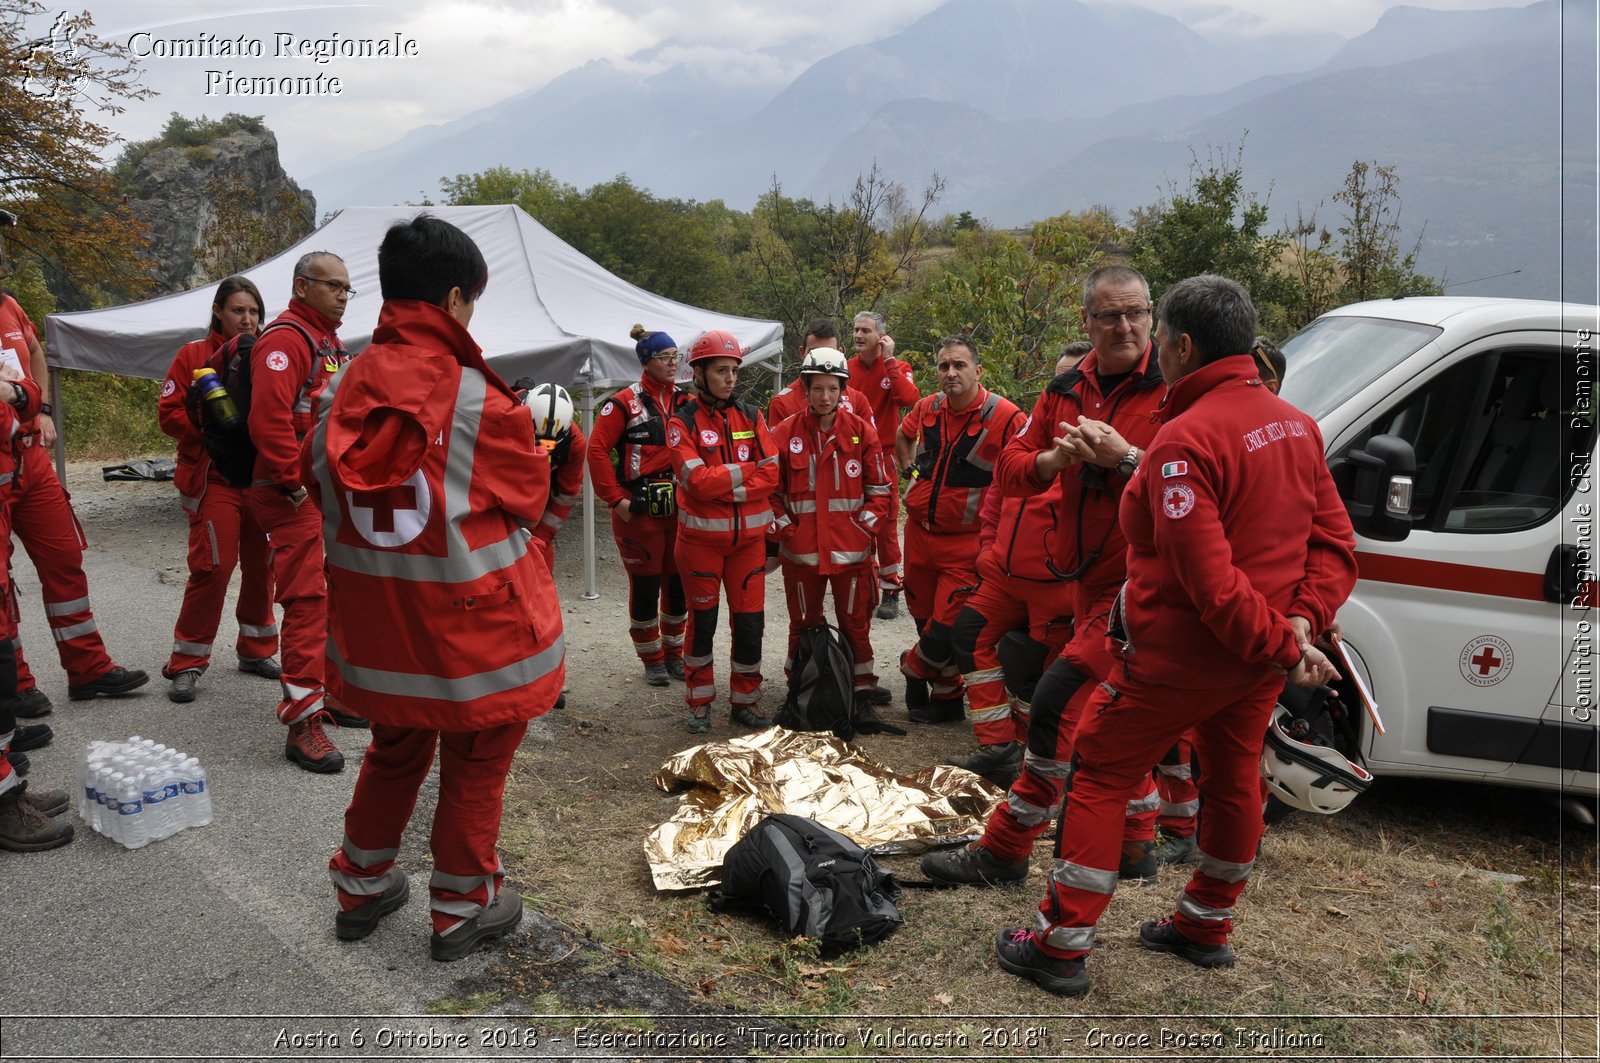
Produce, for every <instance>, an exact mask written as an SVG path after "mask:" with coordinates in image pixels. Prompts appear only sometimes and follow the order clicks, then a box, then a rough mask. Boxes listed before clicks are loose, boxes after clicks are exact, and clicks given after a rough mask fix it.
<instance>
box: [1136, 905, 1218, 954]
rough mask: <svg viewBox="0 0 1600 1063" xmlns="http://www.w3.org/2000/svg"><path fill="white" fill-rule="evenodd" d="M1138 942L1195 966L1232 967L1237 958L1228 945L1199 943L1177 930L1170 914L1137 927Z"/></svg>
mask: <svg viewBox="0 0 1600 1063" xmlns="http://www.w3.org/2000/svg"><path fill="white" fill-rule="evenodd" d="M1139 944H1140V945H1142V946H1143V947H1145V948H1147V949H1149V950H1150V951H1151V952H1170V953H1172V954H1173V955H1175V956H1181V957H1182V958H1184V959H1186V960H1188V961H1189V962H1190V963H1192V964H1194V965H1195V966H1196V967H1232V966H1233V964H1234V961H1235V960H1237V959H1238V957H1237V956H1235V955H1234V954H1233V948H1232V947H1231V946H1229V945H1226V944H1223V945H1199V944H1196V943H1195V942H1193V941H1190V940H1189V939H1188V938H1186V937H1184V936H1183V935H1182V934H1181V933H1179V932H1178V928H1177V927H1176V926H1175V925H1173V922H1172V916H1170V915H1169V916H1167V917H1166V918H1165V919H1162V920H1160V921H1158V922H1152V923H1144V924H1142V925H1141V926H1140V927H1139Z"/></svg>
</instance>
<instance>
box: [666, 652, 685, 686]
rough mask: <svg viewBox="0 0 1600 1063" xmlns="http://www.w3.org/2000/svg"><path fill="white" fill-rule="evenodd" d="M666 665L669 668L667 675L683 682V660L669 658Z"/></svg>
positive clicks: (680, 658)
mask: <svg viewBox="0 0 1600 1063" xmlns="http://www.w3.org/2000/svg"><path fill="white" fill-rule="evenodd" d="M665 663H666V666H667V674H668V675H670V676H671V677H672V678H674V679H676V680H677V681H678V682H680V683H681V682H683V676H684V671H683V658H682V657H668V658H667V660H666V662H665Z"/></svg>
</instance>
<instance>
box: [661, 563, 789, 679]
mask: <svg viewBox="0 0 1600 1063" xmlns="http://www.w3.org/2000/svg"><path fill="white" fill-rule="evenodd" d="M677 561H678V576H679V578H680V579H681V580H683V593H684V597H685V598H686V599H687V601H688V605H689V628H688V643H687V644H686V645H685V647H684V652H683V668H684V683H685V687H686V689H685V692H684V698H685V700H686V701H688V703H689V707H690V708H699V707H700V706H702V705H710V704H711V703H712V702H713V701H715V700H716V699H717V677H716V670H715V668H713V666H712V663H711V643H712V639H714V638H715V637H716V634H717V611H718V610H717V606H718V602H719V599H720V598H721V596H722V594H724V593H726V595H727V598H728V612H729V613H731V614H732V617H731V620H732V625H733V651H732V653H731V655H730V656H731V657H732V662H731V665H730V667H731V669H732V672H733V674H732V676H731V677H730V678H729V680H728V688H729V689H728V701H729V703H730V704H732V705H734V706H740V705H744V706H751V705H755V704H757V703H759V702H760V701H761V637H762V633H763V629H764V627H765V623H766V617H765V615H764V613H763V610H764V609H765V607H766V591H767V583H766V576H767V544H766V540H765V538H764V537H763V536H761V535H759V534H746V535H742V536H741V537H740V538H739V540H738V541H737V542H735V543H733V544H732V545H728V544H725V543H705V542H699V541H697V540H693V539H686V538H684V537H683V536H682V535H680V536H678V542H677Z"/></svg>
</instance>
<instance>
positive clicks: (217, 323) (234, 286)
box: [211, 274, 267, 332]
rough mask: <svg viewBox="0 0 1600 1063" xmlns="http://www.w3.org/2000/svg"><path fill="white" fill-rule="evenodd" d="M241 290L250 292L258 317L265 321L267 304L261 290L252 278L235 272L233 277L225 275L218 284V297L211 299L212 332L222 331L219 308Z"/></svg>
mask: <svg viewBox="0 0 1600 1063" xmlns="http://www.w3.org/2000/svg"><path fill="white" fill-rule="evenodd" d="M240 292H249V293H250V297H251V298H252V299H254V300H255V301H256V318H257V319H258V320H262V321H265V319H266V316H267V304H266V303H265V302H264V301H263V300H262V298H261V290H260V289H259V288H257V287H256V282H255V281H253V280H251V279H250V278H249V277H241V276H239V275H238V274H235V275H234V276H232V277H224V278H223V279H222V283H221V284H219V285H217V294H216V297H215V298H213V299H212V300H211V331H212V332H221V331H222V318H221V316H220V315H218V313H217V309H218V308H219V307H221V306H222V305H223V304H225V303H226V302H227V301H228V299H229V298H230V297H232V296H235V295H237V294H239V293H240Z"/></svg>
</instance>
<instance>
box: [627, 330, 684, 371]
mask: <svg viewBox="0 0 1600 1063" xmlns="http://www.w3.org/2000/svg"><path fill="white" fill-rule="evenodd" d="M677 345H678V343H677V341H676V340H674V339H673V338H672V337H671V336H668V335H667V334H666V333H665V332H651V333H648V334H647V335H646V336H645V338H644V339H642V340H640V341H639V342H638V343H637V344H635V345H634V348H633V353H634V354H637V355H638V356H639V364H640V365H644V364H645V363H646V362H648V361H650V359H652V358H654V357H655V356H656V355H658V354H660V353H661V352H662V351H664V350H666V349H667V348H668V347H676V346H677Z"/></svg>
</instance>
